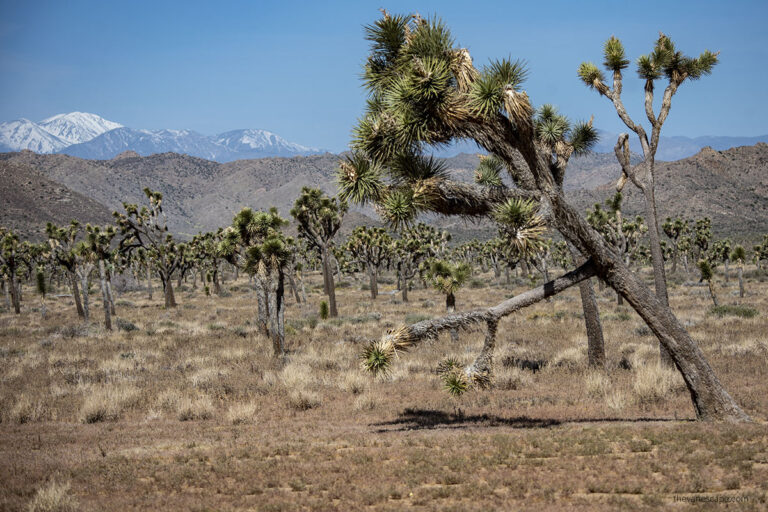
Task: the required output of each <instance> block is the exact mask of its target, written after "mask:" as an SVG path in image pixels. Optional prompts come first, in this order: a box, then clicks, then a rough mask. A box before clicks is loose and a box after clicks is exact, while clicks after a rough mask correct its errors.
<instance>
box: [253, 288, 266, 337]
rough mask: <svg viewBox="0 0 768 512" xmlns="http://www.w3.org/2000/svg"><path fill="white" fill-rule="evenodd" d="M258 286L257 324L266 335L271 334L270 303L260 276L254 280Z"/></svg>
mask: <svg viewBox="0 0 768 512" xmlns="http://www.w3.org/2000/svg"><path fill="white" fill-rule="evenodd" d="M253 282H254V285H255V287H256V307H257V313H258V317H257V319H256V325H257V326H258V329H259V332H260V333H261V334H263V335H264V336H269V323H268V322H269V304H268V303H267V289H266V288H265V287H264V283H263V282H262V279H261V278H260V277H259V276H256V279H254V280H253Z"/></svg>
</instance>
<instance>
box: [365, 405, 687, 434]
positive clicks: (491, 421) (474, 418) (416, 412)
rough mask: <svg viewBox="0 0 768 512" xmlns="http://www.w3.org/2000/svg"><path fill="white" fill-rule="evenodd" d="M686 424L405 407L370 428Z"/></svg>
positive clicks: (640, 419) (379, 430) (382, 429)
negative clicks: (387, 419) (393, 415)
mask: <svg viewBox="0 0 768 512" xmlns="http://www.w3.org/2000/svg"><path fill="white" fill-rule="evenodd" d="M656 421H658V422H687V421H693V420H686V419H674V418H579V419H571V420H568V419H566V420H558V419H553V418H530V417H528V416H515V417H509V418H507V417H503V416H496V415H493V414H465V413H464V412H463V411H462V410H461V409H458V410H456V411H454V412H447V411H440V410H435V409H411V408H407V409H405V410H404V411H403V412H401V413H400V414H399V415H398V417H397V418H395V419H393V420H389V421H382V422H379V423H372V424H371V426H373V427H379V428H378V429H377V430H376V432H378V433H383V432H402V431H407V430H429V429H464V428H470V427H511V428H550V427H556V426H559V425H565V424H569V423H649V422H656Z"/></svg>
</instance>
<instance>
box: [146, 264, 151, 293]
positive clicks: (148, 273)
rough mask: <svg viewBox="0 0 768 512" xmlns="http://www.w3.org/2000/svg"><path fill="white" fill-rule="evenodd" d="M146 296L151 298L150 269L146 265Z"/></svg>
mask: <svg viewBox="0 0 768 512" xmlns="http://www.w3.org/2000/svg"><path fill="white" fill-rule="evenodd" d="M147 298H148V299H149V300H152V269H151V268H150V266H149V265H147Z"/></svg>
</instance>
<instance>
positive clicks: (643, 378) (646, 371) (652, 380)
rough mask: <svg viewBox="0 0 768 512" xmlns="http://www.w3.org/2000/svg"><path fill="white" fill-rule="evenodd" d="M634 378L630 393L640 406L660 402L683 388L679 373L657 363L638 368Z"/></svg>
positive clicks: (683, 384)
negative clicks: (631, 392)
mask: <svg viewBox="0 0 768 512" xmlns="http://www.w3.org/2000/svg"><path fill="white" fill-rule="evenodd" d="M634 377H635V379H634V383H633V385H632V391H633V393H634V395H635V397H636V398H637V401H638V403H640V404H641V405H648V404H651V403H656V402H660V401H662V400H664V399H666V398H669V397H670V396H671V395H672V394H673V393H674V392H676V391H679V390H681V389H684V388H685V383H684V382H683V379H682V377H681V376H680V374H679V372H677V371H676V370H675V369H671V368H666V367H664V366H662V365H661V364H659V363H656V364H648V365H644V366H641V367H639V368H638V369H637V370H636V371H635V376H634Z"/></svg>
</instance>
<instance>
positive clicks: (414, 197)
mask: <svg viewBox="0 0 768 512" xmlns="http://www.w3.org/2000/svg"><path fill="white" fill-rule="evenodd" d="M366 31H367V38H368V39H369V40H370V41H371V43H372V45H371V46H372V52H371V55H370V57H369V59H368V62H367V65H366V70H365V81H366V85H367V87H368V89H369V91H370V99H369V101H368V105H367V112H366V114H365V115H364V116H363V118H362V119H361V120H360V122H359V125H358V127H357V129H356V134H355V140H354V149H355V150H356V151H358V152H359V153H360V154H362V155H363V156H364V157H365V158H367V160H368V162H369V163H368V164H366V165H364V166H361V167H359V168H355V169H347V170H346V172H344V173H343V176H345V177H346V179H342V180H340V181H341V186H342V187H343V188H344V189H346V190H347V191H348V193H349V195H350V196H353V197H354V196H359V197H363V198H368V199H369V200H371V201H374V202H376V203H377V204H383V203H386V202H387V201H391V199H390V197H389V196H390V194H389V193H388V192H389V190H391V186H392V185H391V184H392V183H393V181H394V180H395V179H396V178H397V176H396V175H395V176H394V177H393V176H390V175H389V173H388V171H389V169H390V166H389V164H388V163H389V162H391V161H392V159H393V158H394V157H395V156H397V155H401V154H413V153H418V152H420V151H421V150H422V149H424V147H425V146H428V145H435V144H438V145H439V144H446V143H449V142H450V141H452V140H454V139H462V138H463V139H471V140H474V141H475V142H477V143H478V144H479V145H480V146H481V147H483V148H484V149H485V150H486V151H488V152H489V153H490V154H493V155H495V156H496V157H497V158H499V159H501V160H502V161H503V162H504V164H505V168H506V170H507V172H508V173H509V175H510V178H511V179H512V181H513V183H515V184H516V185H517V187H518V190H519V191H520V192H519V193H518V192H517V191H513V192H512V193H514V194H517V195H523V194H525V195H527V196H528V197H536V198H537V199H538V200H539V201H540V203H541V210H542V212H544V214H546V215H547V216H548V217H549V218H550V219H551V220H550V225H551V226H553V227H554V228H556V229H557V230H558V231H560V233H561V234H562V235H563V237H564V238H565V239H566V240H567V241H569V242H570V243H571V244H573V245H574V246H575V247H576V249H577V250H578V251H579V252H580V253H581V254H582V255H584V256H585V257H586V258H587V260H586V261H585V262H584V263H583V264H581V265H579V267H578V268H576V269H575V270H573V271H571V272H568V273H567V274H565V275H564V276H561V277H559V278H557V279H555V280H553V281H550V282H548V283H545V284H544V285H543V286H540V287H538V288H534V289H532V290H529V291H527V292H525V293H522V294H520V295H518V296H516V297H512V298H510V299H507V300H506V301H504V302H502V303H500V304H498V305H497V306H494V307H490V308H487V309H481V310H475V311H471V312H466V313H459V314H453V315H448V316H446V317H443V318H437V319H432V320H425V321H422V322H419V323H416V324H414V325H410V326H402V327H400V328H397V329H394V330H392V331H390V332H389V333H387V334H386V335H384V336H383V337H382V339H381V340H379V341H377V342H375V343H373V344H372V345H371V346H369V347H368V348H367V349H366V354H365V356H366V359H365V361H366V362H367V363H368V366H369V368H371V369H376V368H379V367H381V366H382V364H381V363H388V362H391V361H392V358H393V357H394V354H395V353H396V352H397V351H400V350H406V349H408V348H411V347H414V346H415V345H417V344H419V343H420V342H423V341H424V340H428V339H430V338H433V337H435V336H436V335H437V334H439V333H440V332H441V331H443V330H451V329H456V328H462V327H469V326H473V325H478V324H479V325H485V326H486V328H487V330H486V338H485V344H484V346H483V349H482V351H481V353H480V354H479V355H478V357H477V359H476V360H475V362H474V363H473V364H472V365H470V366H469V367H468V368H466V369H465V372H464V374H465V375H466V378H467V379H468V381H470V382H478V383H481V382H483V381H485V380H486V379H487V376H488V374H489V373H490V371H491V369H492V364H491V363H492V359H493V352H494V348H495V343H496V330H497V328H498V323H499V320H500V319H501V318H503V317H505V316H507V315H509V314H511V313H513V312H514V311H517V310H519V309H520V308H522V307H525V306H528V305H530V304H533V303H535V302H537V301H540V300H543V299H545V298H547V297H549V296H552V295H553V294H556V293H559V292H561V291H563V290H564V289H566V288H568V287H570V286H573V285H576V284H578V283H579V282H581V281H582V280H584V279H589V278H590V277H593V276H599V277H600V278H602V279H603V280H604V281H605V282H606V283H607V284H609V285H610V286H612V287H613V288H614V289H615V290H616V291H617V292H618V293H621V294H622V295H623V296H624V298H625V300H626V301H627V302H628V303H629V304H630V306H632V307H633V308H634V309H635V311H637V313H638V314H639V315H640V317H641V318H642V319H643V320H644V321H645V322H646V323H647V325H648V326H649V328H650V329H651V331H652V332H653V333H654V334H655V335H656V336H657V338H658V339H659V341H660V342H661V344H662V345H664V346H665V347H666V348H667V349H668V350H669V352H670V354H671V357H672V359H673V361H674V363H675V364H676V365H677V367H678V369H679V370H680V372H681V374H682V376H683V378H684V380H685V383H686V386H687V388H688V390H689V392H690V395H691V399H692V402H693V406H694V409H695V411H696V415H697V417H698V418H700V419H705V420H727V421H744V420H747V419H748V416H747V415H746V414H745V413H744V412H743V411H742V410H741V408H739V406H738V405H737V404H736V403H735V402H734V400H733V399H732V398H731V396H730V395H729V394H728V393H727V392H726V390H725V389H724V388H723V386H722V384H721V383H720V381H719V379H718V378H717V377H716V376H715V374H714V372H713V370H712V368H711V366H710V365H709V363H708V362H707V360H706V358H705V357H704V354H703V353H702V351H701V349H700V348H699V347H698V345H697V344H696V343H695V342H694V341H693V339H691V337H690V335H689V334H688V333H687V332H686V331H685V329H684V328H683V326H682V325H681V323H680V322H679V321H678V320H677V318H676V317H675V316H674V314H673V313H672V311H671V310H670V308H669V306H668V305H667V304H666V302H664V301H662V300H660V299H659V297H657V296H656V295H655V294H654V293H653V292H652V291H651V290H650V289H649V288H648V287H647V286H646V284H645V283H644V282H643V280H642V279H641V278H640V277H639V276H637V275H635V274H634V273H632V272H631V271H630V270H629V269H628V268H627V266H626V265H625V264H624V261H623V260H622V258H621V256H620V255H618V254H616V252H615V251H614V250H612V249H611V248H610V246H609V245H608V244H606V242H605V240H604V239H603V237H602V236H601V235H600V234H599V233H598V232H597V231H595V230H594V229H593V228H592V227H591V226H590V225H589V223H588V222H587V221H586V219H584V218H583V217H582V216H581V215H580V214H579V212H578V211H577V210H576V209H575V208H574V207H573V206H571V205H570V204H569V203H568V202H567V201H566V200H565V196H564V194H563V191H562V186H561V185H562V181H563V173H564V171H565V167H566V164H567V159H568V157H569V156H570V154H572V153H573V151H574V149H575V145H576V144H574V143H577V144H578V143H581V141H580V140H579V139H578V138H576V139H571V140H569V141H563V142H562V143H561V144H557V145H556V147H555V148H549V147H546V146H543V145H541V144H539V142H538V139H537V137H536V135H535V132H534V126H533V108H532V106H531V103H530V101H529V100H528V96H527V94H526V93H525V92H524V91H523V90H522V83H523V78H524V76H525V72H524V68H523V67H522V66H521V65H520V64H519V63H513V62H510V61H508V60H501V61H496V62H493V63H492V64H491V65H490V66H488V67H487V68H485V69H483V70H482V71H478V70H477V69H475V67H474V66H473V64H472V59H471V58H470V54H469V52H468V51H467V50H466V49H464V48H457V47H454V42H453V39H452V37H451V35H450V32H449V31H448V29H447V28H446V27H445V26H444V25H443V24H442V23H441V22H440V21H438V20H423V19H421V18H420V17H413V16H390V15H388V14H386V13H385V14H384V15H383V17H382V18H381V19H379V20H378V21H377V22H376V23H375V24H373V25H371V26H369V27H367V29H366ZM552 149H554V151H553V150H552ZM442 185H444V183H441V182H440V181H439V180H431V179H430V177H426V178H424V179H419V178H416V179H412V180H410V181H407V180H405V182H404V181H401V182H400V187H397V188H395V191H397V194H398V195H399V196H400V198H402V200H400V199H398V201H397V202H398V203H399V208H400V209H401V210H403V213H401V214H400V215H401V216H403V217H409V218H413V217H414V216H415V215H416V214H417V213H418V212H420V211H430V210H431V211H435V212H438V213H441V212H447V213H448V214H458V215H462V214H463V215H468V214H470V212H473V211H477V210H478V209H482V208H488V206H489V204H488V200H487V199H488V198H487V194H477V195H475V194H474V193H473V192H474V191H473V190H471V187H463V188H461V190H460V192H461V193H460V194H457V193H456V189H453V188H446V187H443V186H442ZM368 191H373V193H372V194H371V195H368V193H367V192H368ZM409 191H410V192H409ZM408 210H411V211H408ZM486 211H487V210H486Z"/></svg>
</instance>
